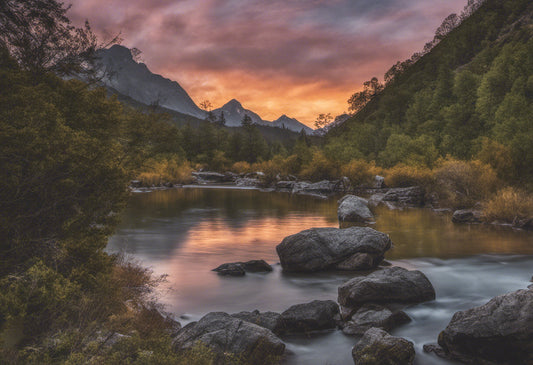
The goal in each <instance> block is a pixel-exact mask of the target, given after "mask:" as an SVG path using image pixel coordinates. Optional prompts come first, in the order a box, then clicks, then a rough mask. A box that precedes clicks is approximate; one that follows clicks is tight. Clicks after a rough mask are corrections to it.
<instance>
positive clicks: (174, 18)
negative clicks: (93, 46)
mask: <svg viewBox="0 0 533 365" xmlns="http://www.w3.org/2000/svg"><path fill="white" fill-rule="evenodd" d="M70 4H72V8H71V9H70V11H69V17H70V18H71V19H72V20H73V22H74V23H75V24H77V25H80V24H82V22H84V21H85V20H86V19H87V20H89V22H90V24H91V26H92V28H93V30H94V31H95V33H96V34H97V35H98V36H99V38H100V39H101V40H102V41H103V40H106V39H109V38H111V37H112V36H113V35H116V34H118V33H119V32H120V34H121V38H122V39H123V41H122V45H124V46H127V47H130V48H131V47H137V48H138V49H140V50H141V51H142V54H141V58H142V60H143V62H145V63H146V65H147V66H148V68H149V69H150V70H151V71H152V72H154V73H157V74H160V75H163V76H164V77H167V78H169V79H172V80H175V81H177V82H178V83H179V84H180V85H181V86H182V87H183V88H184V89H185V90H186V91H187V92H188V93H189V95H190V96H191V97H192V99H193V100H194V101H195V102H196V103H197V104H199V103H200V102H201V101H203V100H206V99H207V100H210V101H211V103H212V104H213V107H214V108H217V107H220V106H222V105H223V104H224V103H226V102H227V101H229V100H231V99H237V100H239V101H240V102H241V103H242V104H243V106H244V107H245V108H247V109H250V110H253V111H254V112H256V113H258V114H259V115H260V116H261V117H262V118H263V119H265V120H274V119H277V118H278V117H279V116H281V115H282V114H286V115H288V116H290V117H293V118H296V119H298V120H300V121H301V122H303V123H305V124H307V125H309V126H312V125H313V123H314V120H315V119H316V117H317V115H318V114H319V113H331V114H332V115H333V116H335V115H339V114H341V113H342V112H344V111H346V110H347V109H348V104H347V100H348V98H349V97H350V95H352V94H353V93H354V92H357V91H359V90H361V88H362V84H363V82H364V81H366V80H369V79H370V78H372V77H373V76H377V77H378V78H379V79H380V80H382V79H383V74H384V73H385V72H386V71H387V70H388V69H389V68H390V66H392V65H393V64H394V63H396V61H400V60H402V61H403V60H405V59H407V58H409V57H410V56H411V54H413V53H414V52H416V51H420V50H421V49H422V48H423V46H424V44H425V43H426V42H428V41H430V40H431V39H432V38H433V35H434V32H435V30H436V28H437V27H438V26H439V25H440V24H441V22H442V20H443V19H444V18H445V17H446V16H448V15H449V14H450V13H459V12H460V11H461V10H462V8H463V7H464V5H466V0H151V1H146V0H71V1H70Z"/></svg>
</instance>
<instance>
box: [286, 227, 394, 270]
mask: <svg viewBox="0 0 533 365" xmlns="http://www.w3.org/2000/svg"><path fill="white" fill-rule="evenodd" d="M391 245H392V242H391V240H390V238H389V236H388V235H387V234H385V233H382V232H378V231H376V230H374V229H372V228H368V227H350V228H346V229H339V228H311V229H307V230H305V231H302V232H299V233H296V234H293V235H291V236H288V237H285V238H284V239H283V241H282V242H281V243H280V244H279V245H278V246H277V247H276V251H277V253H278V256H279V258H280V262H281V266H282V267H283V270H285V271H293V272H312V271H320V270H328V269H337V270H368V269H371V268H374V267H377V266H378V265H379V263H380V262H381V261H382V260H383V255H384V254H385V252H386V251H387V250H388V249H389V248H390V247H391Z"/></svg>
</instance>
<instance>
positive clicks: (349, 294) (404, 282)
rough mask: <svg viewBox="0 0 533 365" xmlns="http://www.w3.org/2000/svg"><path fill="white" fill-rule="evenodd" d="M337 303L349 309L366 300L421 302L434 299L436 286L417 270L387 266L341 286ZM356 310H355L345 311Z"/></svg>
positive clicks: (368, 301) (365, 302)
mask: <svg viewBox="0 0 533 365" xmlns="http://www.w3.org/2000/svg"><path fill="white" fill-rule="evenodd" d="M338 293H339V297H338V302H339V304H340V305H341V306H343V307H346V308H348V309H357V308H359V307H361V306H362V305H363V304H367V303H420V302H425V301H428V300H433V299H435V289H433V285H431V283H430V282H429V280H428V278H427V277H426V276H425V275H424V274H423V273H421V272H420V271H418V270H414V271H409V270H406V269H404V268H401V267H387V268H383V269H382V270H378V271H375V272H373V273H371V274H369V275H367V276H358V277H355V278H353V279H351V280H349V281H347V282H346V283H344V284H342V285H341V286H339V289H338ZM343 313H345V314H346V313H353V310H351V311H350V310H347V311H343Z"/></svg>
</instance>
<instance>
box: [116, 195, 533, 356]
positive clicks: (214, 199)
mask: <svg viewBox="0 0 533 365" xmlns="http://www.w3.org/2000/svg"><path fill="white" fill-rule="evenodd" d="M336 208H337V203H336V199H329V200H320V199H315V198H312V197H306V196H291V195H290V194H285V193H266V192H261V191H256V190H228V189H224V190H221V189H198V188H190V189H189V188H187V189H175V190H167V191H157V192H153V193H148V194H136V195H134V196H133V197H132V198H131V201H130V204H129V206H128V208H127V209H126V212H125V213H124V215H123V222H122V224H121V226H120V229H119V230H118V232H117V234H116V235H115V236H114V237H112V238H111V239H110V242H109V246H108V249H109V250H111V251H116V250H119V249H121V248H122V249H125V250H126V251H127V252H130V253H133V254H134V255H135V256H136V257H138V258H139V259H141V260H142V261H143V262H144V263H145V264H147V265H149V266H152V267H153V269H154V271H155V272H157V273H167V274H169V285H170V286H171V287H172V291H171V292H170V293H169V294H168V295H166V296H165V297H164V298H163V300H164V301H165V303H166V304H167V305H168V308H169V310H171V311H173V312H175V313H177V314H178V315H180V314H184V313H186V314H188V316H189V317H190V320H196V319H198V318H200V317H201V316H203V315H204V314H206V313H207V312H210V311H226V312H229V313H234V312H238V311H242V310H253V309H259V310H261V311H266V310H273V311H283V310H285V309H286V308H288V307H289V306H290V305H293V304H297V303H303V302H307V301H311V300H314V299H333V300H336V297H337V287H338V286H339V285H340V284H341V283H343V282H345V281H346V280H347V279H349V278H350V277H352V276H353V274H350V273H346V272H334V273H317V274H313V275H301V274H283V273H282V271H281V268H280V266H279V265H274V271H273V272H272V273H268V274H247V275H246V276H245V277H244V278H231V277H230V278H228V277H219V276H217V275H216V274H215V273H213V272H211V271H210V270H211V269H212V268H214V267H216V266H218V265H219V264H221V263H224V262H231V261H238V260H250V259H265V260H266V261H268V262H269V263H272V264H275V263H276V262H278V257H277V255H276V251H275V246H276V245H277V244H278V243H279V242H281V240H282V239H283V238H284V237H285V236H287V235H290V234H293V233H297V232H299V231H301V230H303V229H307V228H310V227H325V226H329V227H336V226H338V222H337V217H336ZM376 214H377V219H376V224H375V225H374V226H373V227H374V228H375V229H378V230H380V231H383V232H386V233H388V234H390V236H391V239H392V241H393V242H394V244H395V247H394V248H393V249H392V250H391V251H389V252H388V253H387V255H386V256H387V259H388V260H392V261H393V263H394V264H396V265H401V266H404V267H408V268H415V269H420V270H422V271H423V272H424V273H425V274H426V275H427V276H428V277H429V279H430V280H431V282H432V283H433V284H434V286H435V289H436V292H437V300H436V301H433V302H430V303H424V304H421V305H417V306H413V307H410V308H409V309H408V310H407V312H408V314H409V315H410V316H411V317H412V318H413V322H411V323H410V324H408V325H406V326H403V327H401V328H400V329H398V330H396V331H395V332H394V333H395V334H397V335H400V336H404V337H406V338H409V339H411V340H412V341H414V342H415V344H416V349H417V360H416V361H417V363H418V364H439V363H443V362H441V361H440V360H438V359H436V358H435V357H434V356H432V355H426V354H423V353H422V351H421V349H422V345H423V344H424V343H428V342H434V341H435V340H436V338H437V335H438V333H439V331H441V330H442V329H443V328H444V327H445V326H446V324H447V323H448V321H449V320H450V318H451V316H452V315H453V313H454V312H455V311H457V310H462V309H466V308H469V307H472V306H475V305H479V304H482V303H484V302H486V301H488V300H489V299H490V298H492V297H493V296H496V295H499V294H503V293H505V292H509V291H512V290H516V289H518V288H523V287H525V286H527V283H528V280H529V278H530V277H531V274H533V272H531V271H532V267H533V258H532V256H527V255H531V254H533V236H532V235H531V233H528V232H524V231H514V230H511V229H509V228H503V229H502V228H501V227H492V226H482V225H478V226H458V225H454V224H452V223H451V222H450V217H449V216H445V215H439V214H435V213H433V212H431V211H430V210H424V209H409V210H405V211H391V210H388V209H378V210H377V211H376ZM509 254H515V255H514V256H511V255H509ZM458 283H461V285H457V284H458ZM284 341H285V342H286V343H287V344H288V347H289V349H291V350H292V351H293V352H294V353H295V354H294V355H293V356H291V357H290V358H289V363H290V364H326V363H328V364H347V363H352V360H351V355H350V349H351V346H353V344H354V343H355V341H356V339H354V338H351V337H346V336H344V335H343V334H342V332H340V331H335V332H332V333H328V334H323V335H320V336H318V337H314V338H312V339H310V338H301V337H291V338H284Z"/></svg>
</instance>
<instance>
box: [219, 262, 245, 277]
mask: <svg viewBox="0 0 533 365" xmlns="http://www.w3.org/2000/svg"><path fill="white" fill-rule="evenodd" d="M212 271H216V272H217V273H218V275H221V276H244V275H245V274H246V272H245V271H244V268H243V267H242V265H241V264H240V263H228V264H222V265H220V266H219V267H217V268H216V269H213V270H212Z"/></svg>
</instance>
